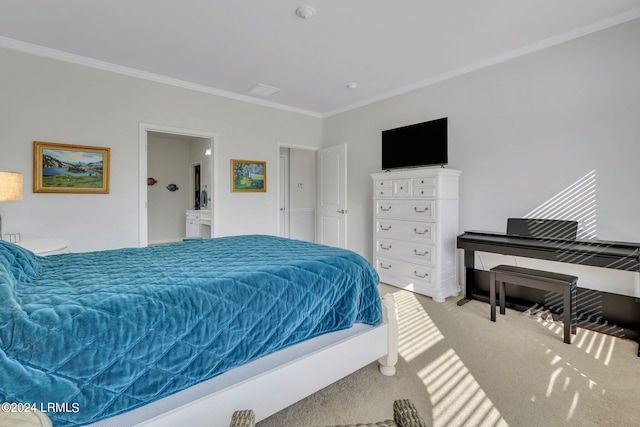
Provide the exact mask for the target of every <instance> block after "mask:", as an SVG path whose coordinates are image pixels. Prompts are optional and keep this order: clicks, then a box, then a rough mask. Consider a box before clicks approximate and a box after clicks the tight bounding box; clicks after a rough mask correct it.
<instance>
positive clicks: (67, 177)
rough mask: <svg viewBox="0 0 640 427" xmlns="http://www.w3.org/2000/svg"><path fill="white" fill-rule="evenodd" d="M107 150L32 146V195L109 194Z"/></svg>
mask: <svg viewBox="0 0 640 427" xmlns="http://www.w3.org/2000/svg"><path fill="white" fill-rule="evenodd" d="M109 155H110V149H109V148H104V147H91V146H84V145H69V144H58V143H54V142H40V141H34V142H33V192H34V193H104V194H107V193H109Z"/></svg>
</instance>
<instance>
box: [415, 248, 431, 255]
mask: <svg viewBox="0 0 640 427" xmlns="http://www.w3.org/2000/svg"><path fill="white" fill-rule="evenodd" d="M413 253H414V254H416V255H418V256H427V255H429V251H424V252H422V253H420V252H418V250H417V249H414V250H413Z"/></svg>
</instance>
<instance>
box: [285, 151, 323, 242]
mask: <svg viewBox="0 0 640 427" xmlns="http://www.w3.org/2000/svg"><path fill="white" fill-rule="evenodd" d="M281 148H292V149H294V150H305V151H314V152H317V151H318V150H319V149H320V147H312V146H309V145H300V144H290V143H288V142H281V141H278V142H277V143H276V149H277V156H276V158H277V159H278V162H277V163H278V168H277V169H278V170H277V171H276V174H277V176H276V180H277V182H278V185H277V192H276V200H277V206H276V212H277V215H276V235H277V236H281V235H282V234H281V233H282V230H281V227H280V208H283V207H284V208H288V207H287V206H280V196H281V194H280V192H281V191H282V190H281V189H280V178H281V175H282V174H283V173H284V172H283V171H281V170H280V149H281ZM288 163H289V167H291V156H289V162H288ZM288 176H289V175H288ZM289 178H290V176H289ZM317 184H318V174H317V172H316V185H317ZM316 209H317V208H316ZM289 229H290V228H289ZM316 229H317V227H316ZM315 241H316V242H317V241H318V235H317V233H316V236H315Z"/></svg>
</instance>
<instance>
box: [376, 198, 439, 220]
mask: <svg viewBox="0 0 640 427" xmlns="http://www.w3.org/2000/svg"><path fill="white" fill-rule="evenodd" d="M433 206H434V201H433V200H389V199H385V200H376V206H375V208H376V215H377V216H379V217H389V218H403V219H410V220H426V221H431V220H435V215H434V211H433Z"/></svg>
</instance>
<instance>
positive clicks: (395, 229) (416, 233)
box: [376, 218, 434, 243]
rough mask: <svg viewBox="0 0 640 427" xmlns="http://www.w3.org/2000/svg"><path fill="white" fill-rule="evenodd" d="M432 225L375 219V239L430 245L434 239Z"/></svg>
mask: <svg viewBox="0 0 640 427" xmlns="http://www.w3.org/2000/svg"><path fill="white" fill-rule="evenodd" d="M433 227H434V225H433V224H432V223H429V222H414V221H399V220H393V219H385V218H376V239H379V238H383V239H384V238H387V239H389V238H390V239H394V238H396V239H400V240H404V239H409V240H412V241H420V242H422V243H431V242H432V241H433V239H434V232H433Z"/></svg>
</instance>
